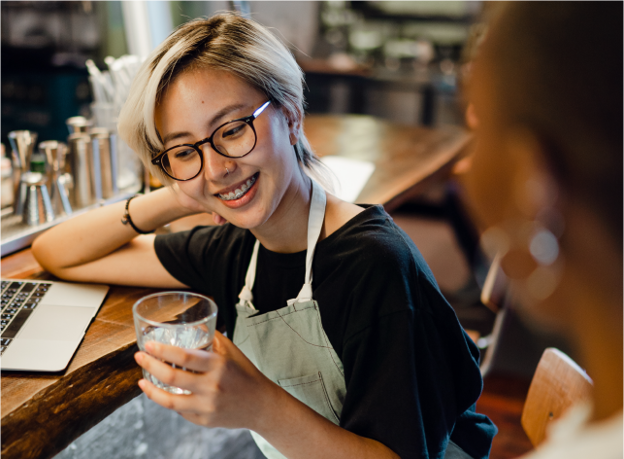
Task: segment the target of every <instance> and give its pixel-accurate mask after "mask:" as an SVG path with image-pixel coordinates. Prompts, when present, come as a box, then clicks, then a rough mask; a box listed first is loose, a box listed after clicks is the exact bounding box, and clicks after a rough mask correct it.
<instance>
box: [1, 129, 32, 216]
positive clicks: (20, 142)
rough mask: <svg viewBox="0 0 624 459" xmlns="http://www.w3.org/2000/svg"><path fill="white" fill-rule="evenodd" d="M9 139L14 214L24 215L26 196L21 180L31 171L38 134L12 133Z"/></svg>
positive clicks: (28, 132) (30, 132)
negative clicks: (23, 192) (11, 159)
mask: <svg viewBox="0 0 624 459" xmlns="http://www.w3.org/2000/svg"><path fill="white" fill-rule="evenodd" d="M8 137H9V142H10V143H11V153H12V157H13V185H14V190H15V192H14V194H13V196H14V203H13V213H14V214H15V215H22V213H23V212H24V199H25V198H26V196H25V195H24V194H22V193H21V181H22V180H21V179H22V175H23V174H25V173H26V172H29V171H30V158H31V156H32V154H33V150H34V148H35V144H36V143H37V133H36V132H33V131H11V132H9V135H8Z"/></svg>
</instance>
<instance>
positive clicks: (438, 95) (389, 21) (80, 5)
mask: <svg viewBox="0 0 624 459" xmlns="http://www.w3.org/2000/svg"><path fill="white" fill-rule="evenodd" d="M1 8H2V11H1V13H2V14H1V18H2V24H1V31H2V142H3V143H4V144H5V145H7V133H8V132H10V131H12V130H15V129H30V130H34V131H37V132H38V133H39V139H41V140H43V139H59V140H60V139H63V138H64V137H65V136H66V132H67V128H66V126H65V120H66V119H67V118H68V117H70V116H75V115H83V116H89V115H90V110H89V104H90V103H91V102H92V101H93V94H92V90H91V88H90V86H89V82H88V79H87V78H88V72H87V68H86V66H85V62H86V60H87V59H93V60H94V62H95V63H96V65H97V66H98V67H99V68H100V69H101V70H105V69H106V68H107V67H106V64H105V63H104V58H105V57H106V56H113V57H115V58H118V57H120V56H122V55H125V54H136V55H141V54H146V53H147V52H149V50H150V49H151V48H152V47H154V46H156V45H157V44H158V43H159V42H160V41H162V40H163V39H164V38H165V37H166V36H167V35H168V34H169V32H171V30H173V28H175V27H176V26H178V25H180V24H181V23H183V22H185V21H187V20H188V19H190V18H195V17H199V16H210V15H212V14H214V13H215V12H217V11H222V10H232V9H239V10H242V11H243V12H245V13H248V14H249V15H250V16H251V17H253V18H254V19H256V20H257V21H259V22H261V23H263V24H265V25H267V26H270V27H274V28H275V29H276V30H277V31H278V33H279V35H281V37H282V39H283V40H284V41H285V42H286V43H287V44H288V45H289V46H290V47H291V49H292V50H293V52H294V54H295V56H296V57H297V59H298V61H299V62H300V65H301V67H302V68H303V69H304V71H305V72H306V77H307V83H308V93H307V100H308V111H309V112H310V113H359V114H369V115H374V116H377V117H381V118H385V119H388V120H392V121H395V122H400V123H409V124H425V125H433V126H434V125H439V124H462V123H463V116H462V114H461V110H460V109H459V104H458V91H457V89H458V72H459V69H460V61H461V56H462V48H463V45H464V43H465V42H466V40H467V37H468V36H469V33H470V28H471V24H472V23H473V21H474V19H475V18H476V17H477V15H478V14H479V12H480V9H481V2H478V1H444V2H437V1H423V2H411V1H363V2H345V1H330V2H310V1H297V2H272V1H262V2H227V1H210V2H196V1H148V2H119V1H67V2H62V1H61V2H58V1H32V2H31V1H3V2H2V3H1ZM142 10H143V14H141V12H142ZM146 21H147V22H146ZM142 27H148V28H149V34H150V39H151V42H146V40H142V39H141V38H136V37H135V36H136V35H137V34H138V33H140V32H141V30H142Z"/></svg>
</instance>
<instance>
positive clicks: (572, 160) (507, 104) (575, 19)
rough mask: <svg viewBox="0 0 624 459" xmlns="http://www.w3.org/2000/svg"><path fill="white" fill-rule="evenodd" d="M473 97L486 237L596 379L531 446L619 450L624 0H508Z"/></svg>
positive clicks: (482, 57)
mask: <svg viewBox="0 0 624 459" xmlns="http://www.w3.org/2000/svg"><path fill="white" fill-rule="evenodd" d="M469 97H470V100H471V103H472V104H473V108H474V114H473V115H474V119H475V122H474V123H473V124H474V125H475V128H476V129H475V132H476V134H475V135H476V143H475V154H474V158H473V162H472V169H471V174H470V177H469V182H468V191H469V194H470V197H471V201H472V204H473V206H474V211H475V213H476V215H477V216H478V217H479V219H480V223H482V224H483V228H484V229H485V231H484V232H483V235H482V243H483V246H484V248H485V249H486V251H487V252H489V253H490V254H495V253H499V254H500V255H501V256H502V267H503V270H504V271H505V273H506V275H507V276H508V277H509V278H510V280H511V285H512V289H513V292H514V294H515V296H516V297H517V298H518V302H519V303H520V305H521V306H522V310H523V311H524V312H525V313H526V315H527V316H528V318H529V319H530V320H533V321H535V323H537V324H540V325H546V326H548V327H550V328H554V329H557V330H558V331H560V332H562V333H563V334H564V335H565V336H566V337H567V338H568V340H569V341H570V343H571V345H572V346H574V347H575V351H576V355H577V356H578V358H579V360H580V362H579V363H580V365H581V366H582V367H584V368H585V369H586V371H587V373H588V374H589V376H590V377H591V378H592V379H593V382H594V396H593V402H592V403H591V404H584V405H577V406H576V407H573V409H571V410H570V411H569V412H568V413H567V414H566V415H565V416H564V417H563V418H562V419H560V420H559V421H558V422H557V423H556V424H554V425H553V426H552V427H553V428H552V429H551V430H550V432H549V436H548V437H547V440H546V442H545V443H544V444H543V445H540V447H538V449H537V450H536V451H535V452H533V453H531V454H529V457H531V458H535V459H537V458H562V459H563V458H565V459H574V458H589V457H593V458H616V457H619V458H621V457H622V452H623V447H622V443H623V442H622V431H623V424H622V373H623V368H622V341H623V338H622V326H623V322H622V276H623V273H622V123H623V120H622V2H596V3H593V2H578V3H576V2H548V3H542V2H524V3H509V4H505V5H504V6H502V7H501V10H500V11H499V12H498V14H497V16H496V17H495V18H494V20H493V21H492V23H491V24H490V27H489V30H488V32H487V36H486V38H485V40H484V41H483V43H482V44H481V46H480V48H479V53H478V56H477V58H476V60H475V62H474V67H473V73H472V76H471V85H470V94H469Z"/></svg>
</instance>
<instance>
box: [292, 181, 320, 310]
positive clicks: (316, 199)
mask: <svg viewBox="0 0 624 459" xmlns="http://www.w3.org/2000/svg"><path fill="white" fill-rule="evenodd" d="M310 181H311V182H312V202H311V203H310V215H309V217H308V251H307V253H306V273H305V284H303V287H301V290H300V291H299V294H298V295H297V298H295V299H292V300H288V305H292V304H293V303H295V302H297V303H303V302H305V301H310V300H311V299H312V261H313V260H314V251H315V249H316V243H317V242H318V240H319V237H320V236H321V230H322V229H323V220H324V219H325V205H326V204H327V197H326V195H325V190H324V189H323V188H322V187H321V186H320V185H319V184H318V183H316V181H315V180H314V179H313V178H310Z"/></svg>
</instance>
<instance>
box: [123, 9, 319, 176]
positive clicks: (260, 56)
mask: <svg viewBox="0 0 624 459" xmlns="http://www.w3.org/2000/svg"><path fill="white" fill-rule="evenodd" d="M197 68H212V69H218V70H224V71H228V72H230V73H232V74H234V75H236V76H237V77H239V78H240V79H242V80H243V81H245V82H247V83H248V84H250V85H252V86H253V87H255V88H257V89H258V90H260V91H262V92H263V93H265V94H266V96H267V98H268V99H269V100H270V101H271V103H272V104H273V106H274V107H276V108H281V109H283V110H284V111H285V113H286V114H287V117H288V119H289V121H291V122H295V123H297V125H298V126H299V132H298V133H297V139H298V140H297V143H296V144H295V146H294V150H295V154H296V155H297V160H298V163H299V165H300V167H302V169H303V170H304V171H305V172H306V173H308V175H311V176H313V177H315V178H317V179H319V180H320V181H321V182H326V180H325V179H324V177H323V173H322V172H321V169H322V163H321V162H320V161H319V159H318V158H317V157H316V155H315V154H314V153H313V151H312V148H311V147H310V144H309V142H308V140H307V139H306V137H305V134H304V133H303V129H302V121H303V116H304V99H303V84H304V78H303V72H302V71H301V69H300V68H299V66H298V65H297V62H296V61H295V59H294V57H293V55H292V54H291V52H290V51H289V50H288V49H287V48H286V46H284V44H283V43H282V42H281V41H280V40H278V39H277V38H276V37H275V36H274V35H273V34H272V33H271V32H270V31H269V30H267V29H266V28H265V27H263V26H261V25H260V24H258V23H256V22H254V21H251V20H249V19H245V18H242V17H240V16H238V15H236V14H234V13H223V14H217V15H215V16H213V17H211V18H210V19H195V20H192V21H189V22H187V23H185V24H182V25H181V26H180V27H178V28H177V29H176V30H175V31H174V32H173V33H172V34H171V35H169V37H167V39H166V40H165V41H164V42H163V43H162V44H161V45H160V46H159V47H158V48H156V49H155V50H154V51H153V52H152V53H151V54H150V56H149V57H148V58H147V60H146V61H145V62H144V63H143V65H142V66H141V69H140V70H139V72H138V73H137V75H136V77H135V79H134V81H133V82H132V87H131V89H130V94H129V96H128V99H127V101H126V103H125V104H124V106H123V108H122V110H121V113H120V115H119V122H118V131H119V135H120V136H121V138H122V139H123V140H124V141H125V142H126V143H127V144H128V145H129V146H130V148H132V149H133V150H134V151H135V152H137V153H138V154H139V156H140V157H141V160H142V161H143V163H144V164H145V165H146V167H147V168H148V169H149V170H150V171H151V173H152V174H153V175H155V176H157V177H159V178H160V179H161V180H162V181H163V182H164V183H170V182H171V181H170V179H169V178H168V177H166V176H165V174H163V173H162V171H161V170H160V169H159V168H158V167H155V166H153V165H152V163H151V159H152V158H153V157H154V155H156V154H158V153H160V152H161V151H162V150H163V144H162V142H161V139H160V138H159V135H158V132H157V131H156V126H155V123H154V111H155V108H156V105H157V104H158V102H159V101H160V98H161V97H162V95H163V93H164V91H165V89H166V88H167V86H168V85H169V84H170V83H171V82H173V81H174V80H175V78H176V77H177V76H179V75H180V74H181V73H182V72H184V71H186V70H191V69H197ZM324 185H325V183H324Z"/></svg>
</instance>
